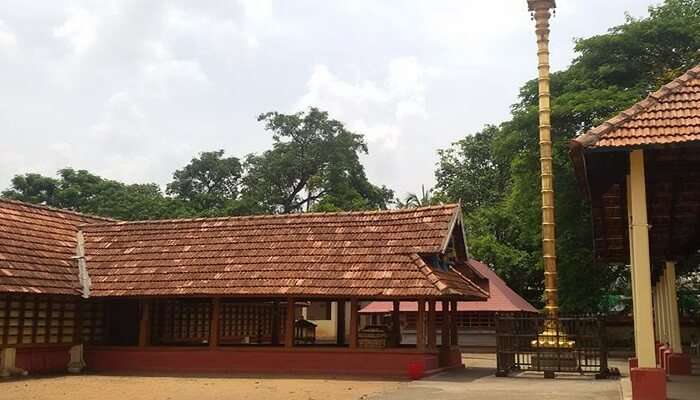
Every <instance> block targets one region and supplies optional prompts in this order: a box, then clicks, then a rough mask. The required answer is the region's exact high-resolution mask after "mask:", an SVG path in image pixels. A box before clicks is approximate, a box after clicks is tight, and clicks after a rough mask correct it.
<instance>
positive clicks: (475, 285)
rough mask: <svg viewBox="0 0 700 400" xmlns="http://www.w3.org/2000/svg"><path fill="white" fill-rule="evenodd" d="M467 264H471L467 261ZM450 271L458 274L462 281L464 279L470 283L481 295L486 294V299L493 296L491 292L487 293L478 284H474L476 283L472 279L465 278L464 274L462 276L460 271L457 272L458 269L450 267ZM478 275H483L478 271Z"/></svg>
mask: <svg viewBox="0 0 700 400" xmlns="http://www.w3.org/2000/svg"><path fill="white" fill-rule="evenodd" d="M467 263H469V262H468V261H467ZM450 270H451V271H452V272H454V273H456V274H457V275H459V276H460V277H461V278H462V279H464V280H465V281H467V282H469V284H470V285H472V286H473V287H474V289H477V290H479V291H480V292H481V293H483V294H485V295H486V297H491V294H490V293H489V292H487V291H485V290H484V289H482V288H481V286H479V285H477V284H476V283H474V281H472V280H471V279H469V278H467V277H466V276H464V274H462V273H461V272H459V271H458V270H457V268H454V267H450ZM477 273H478V274H479V275H481V273H480V272H479V271H477Z"/></svg>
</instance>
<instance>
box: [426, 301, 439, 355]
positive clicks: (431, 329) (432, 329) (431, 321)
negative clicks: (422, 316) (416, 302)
mask: <svg viewBox="0 0 700 400" xmlns="http://www.w3.org/2000/svg"><path fill="white" fill-rule="evenodd" d="M436 319H437V318H436V312H435V300H428V349H430V350H431V351H432V350H435V348H436V347H437V337H436V335H437V327H436V324H435V322H436Z"/></svg>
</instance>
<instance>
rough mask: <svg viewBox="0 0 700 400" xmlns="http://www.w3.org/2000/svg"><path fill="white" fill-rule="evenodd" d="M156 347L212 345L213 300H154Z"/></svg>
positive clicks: (154, 336) (153, 315) (153, 314)
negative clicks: (210, 331) (211, 319)
mask: <svg viewBox="0 0 700 400" xmlns="http://www.w3.org/2000/svg"><path fill="white" fill-rule="evenodd" d="M152 307H153V313H152V317H151V321H152V325H151V326H152V329H153V332H152V341H153V343H154V344H206V343H208V342H209V327H210V323H211V321H210V318H211V300H210V299H174V300H155V301H153V306H152Z"/></svg>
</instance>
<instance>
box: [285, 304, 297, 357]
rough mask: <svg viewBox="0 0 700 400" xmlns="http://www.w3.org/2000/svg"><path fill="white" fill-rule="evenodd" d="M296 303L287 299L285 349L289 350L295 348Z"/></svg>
mask: <svg viewBox="0 0 700 400" xmlns="http://www.w3.org/2000/svg"><path fill="white" fill-rule="evenodd" d="M294 302H295V299H294V298H292V297H290V298H288V299H287V319H286V321H285V325H284V347H287V348H292V347H293V346H294Z"/></svg>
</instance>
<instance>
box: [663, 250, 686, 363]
mask: <svg viewBox="0 0 700 400" xmlns="http://www.w3.org/2000/svg"><path fill="white" fill-rule="evenodd" d="M664 276H665V277H666V287H667V288H668V303H669V317H670V319H669V326H670V328H671V329H670V333H671V336H670V338H669V340H670V342H671V348H672V349H673V352H674V353H682V352H683V344H682V343H681V325H680V320H679V317H678V294H677V292H676V263H675V262H673V261H666V273H665V274H664Z"/></svg>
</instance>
